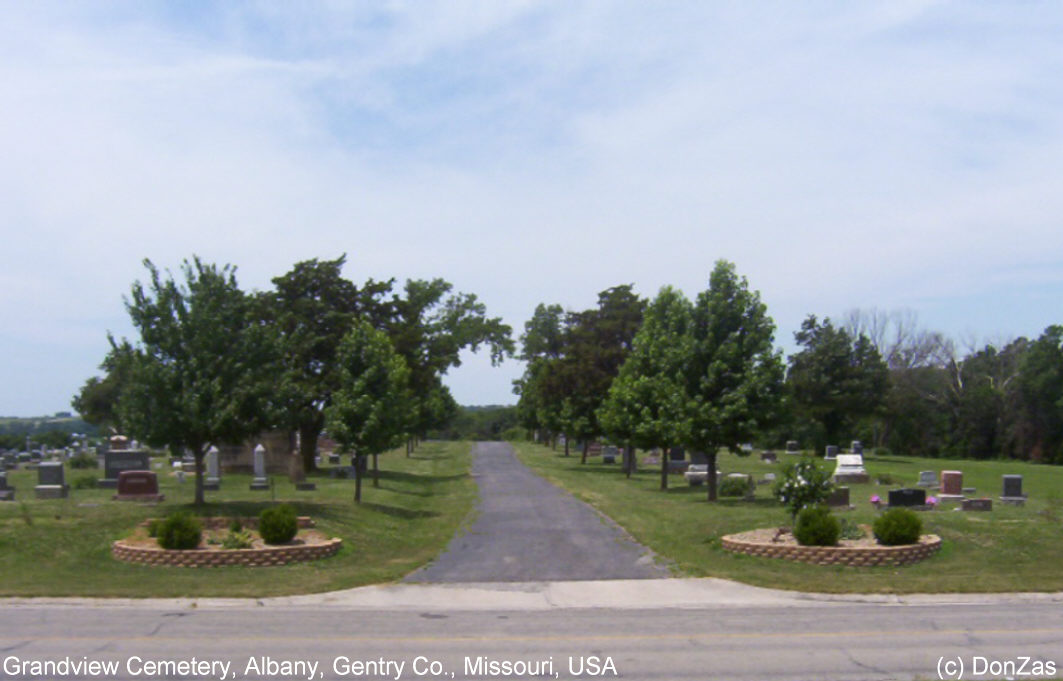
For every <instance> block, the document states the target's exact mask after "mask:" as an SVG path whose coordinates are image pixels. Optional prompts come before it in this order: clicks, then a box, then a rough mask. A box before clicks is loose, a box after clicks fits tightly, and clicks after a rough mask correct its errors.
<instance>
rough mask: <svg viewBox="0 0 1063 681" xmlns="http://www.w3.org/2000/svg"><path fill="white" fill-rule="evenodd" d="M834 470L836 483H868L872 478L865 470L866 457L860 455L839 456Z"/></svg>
mask: <svg viewBox="0 0 1063 681" xmlns="http://www.w3.org/2000/svg"><path fill="white" fill-rule="evenodd" d="M836 460H837V462H838V463H837V465H836V466H835V468H834V476H833V480H834V482H850V483H866V482H870V481H871V477H870V476H869V475H868V474H867V471H866V470H864V457H863V456H861V455H860V454H839V455H838V456H837V457H836Z"/></svg>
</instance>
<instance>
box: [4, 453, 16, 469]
mask: <svg viewBox="0 0 1063 681" xmlns="http://www.w3.org/2000/svg"><path fill="white" fill-rule="evenodd" d="M16 468H18V455H17V454H14V453H10V452H9V453H7V454H4V469H5V470H9V471H13V470H15V469H16Z"/></svg>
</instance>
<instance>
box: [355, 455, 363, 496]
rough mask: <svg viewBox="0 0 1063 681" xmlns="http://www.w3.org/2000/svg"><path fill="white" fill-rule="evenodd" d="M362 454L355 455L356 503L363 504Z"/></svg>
mask: <svg viewBox="0 0 1063 681" xmlns="http://www.w3.org/2000/svg"><path fill="white" fill-rule="evenodd" d="M363 458H364V457H363V456H362V455H361V454H355V455H354V502H355V503H356V504H360V503H362V459H363Z"/></svg>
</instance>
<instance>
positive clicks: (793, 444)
mask: <svg viewBox="0 0 1063 681" xmlns="http://www.w3.org/2000/svg"><path fill="white" fill-rule="evenodd" d="M798 446H799V445H798V444H797V440H787V441H786V453H787V454H797V453H798V452H799V451H800V450H799V449H798Z"/></svg>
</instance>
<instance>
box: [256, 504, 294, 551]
mask: <svg viewBox="0 0 1063 681" xmlns="http://www.w3.org/2000/svg"><path fill="white" fill-rule="evenodd" d="M298 531H299V526H298V521H297V519H296V517H295V509H294V508H292V507H291V506H290V505H288V504H281V505H280V506H272V507H270V508H267V509H265V510H264V511H262V513H261V514H259V516H258V533H259V535H261V537H262V541H264V542H266V543H267V544H284V543H286V542H290V541H291V540H292V538H293V537H294V536H295V533H296V532H298Z"/></svg>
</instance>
